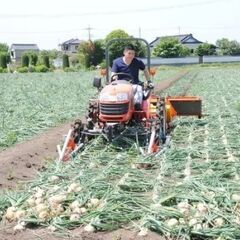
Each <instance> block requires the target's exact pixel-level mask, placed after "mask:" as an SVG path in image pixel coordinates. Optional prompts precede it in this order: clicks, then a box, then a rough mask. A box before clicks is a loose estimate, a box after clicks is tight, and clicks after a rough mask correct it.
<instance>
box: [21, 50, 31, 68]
mask: <svg viewBox="0 0 240 240" xmlns="http://www.w3.org/2000/svg"><path fill="white" fill-rule="evenodd" d="M21 65H22V67H28V65H29V55H28V54H27V53H24V54H23V55H22V57H21Z"/></svg>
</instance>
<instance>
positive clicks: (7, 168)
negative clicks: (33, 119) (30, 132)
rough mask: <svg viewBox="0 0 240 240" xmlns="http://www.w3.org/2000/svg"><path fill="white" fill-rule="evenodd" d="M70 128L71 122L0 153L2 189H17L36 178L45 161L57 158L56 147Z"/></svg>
mask: <svg viewBox="0 0 240 240" xmlns="http://www.w3.org/2000/svg"><path fill="white" fill-rule="evenodd" d="M71 123H72V122H71ZM69 128H70V122H69V123H65V124H62V125H59V126H57V127H54V128H51V129H50V130H48V131H46V132H44V133H41V134H39V135H37V136H34V137H33V138H31V139H29V140H27V141H25V142H22V143H18V144H16V145H14V146H12V147H10V148H8V149H6V150H4V151H2V152H0V188H15V189H16V188H19V187H21V183H22V182H24V181H26V180H29V179H33V178H35V176H36V172H37V171H38V170H40V169H41V168H42V166H43V164H44V162H45V161H47V160H49V159H55V158H56V157H57V152H56V145H57V144H58V143H59V142H60V140H61V139H62V136H63V135H64V134H67V132H68V130H69Z"/></svg>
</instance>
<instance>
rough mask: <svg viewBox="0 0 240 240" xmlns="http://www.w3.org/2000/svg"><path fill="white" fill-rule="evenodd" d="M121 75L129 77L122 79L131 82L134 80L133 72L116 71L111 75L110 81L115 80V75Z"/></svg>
mask: <svg viewBox="0 0 240 240" xmlns="http://www.w3.org/2000/svg"><path fill="white" fill-rule="evenodd" d="M119 75H124V76H127V79H121V80H125V81H129V82H130V83H132V82H133V80H134V79H133V77H132V75H131V74H129V73H123V72H119V73H114V74H113V75H112V76H111V78H110V82H112V81H114V77H116V76H119Z"/></svg>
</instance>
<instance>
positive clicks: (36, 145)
mask: <svg viewBox="0 0 240 240" xmlns="http://www.w3.org/2000/svg"><path fill="white" fill-rule="evenodd" d="M187 73H188V71H187V70H184V71H181V72H179V74H177V75H176V76H174V77H171V78H167V79H165V80H163V81H161V82H160V83H158V84H157V85H156V86H155V91H156V92H159V91H161V90H164V89H166V88H168V87H170V86H171V85H172V84H173V83H174V82H176V81H177V80H179V79H180V78H182V77H183V76H185V75H186V74H187ZM72 122H73V120H72V121H70V122H69V123H65V124H62V125H59V126H57V127H54V128H52V129H50V130H48V131H46V132H44V133H42V134H39V135H37V136H35V137H33V138H31V139H29V140H27V141H25V142H23V143H19V144H16V145H14V146H12V147H10V148H8V149H7V150H5V151H2V152H0V189H1V188H2V189H6V188H14V189H20V188H21V186H22V184H24V182H26V181H27V180H31V179H34V178H35V177H36V174H37V171H39V170H41V169H42V168H43V166H44V163H45V162H46V161H48V160H52V159H55V158H56V157H57V152H56V145H57V144H58V143H59V141H60V140H61V139H62V136H63V135H64V134H67V132H68V130H69V128H70V125H71V123H72ZM12 229H13V226H12V225H3V226H1V225H0V239H1V240H17V239H22V240H27V239H32V240H37V239H38V240H39V239H44V240H59V239H72V240H75V239H78V240H113V239H119V240H164V239H165V238H163V237H161V236H159V235H158V234H155V233H153V232H149V234H148V235H147V236H145V237H140V236H138V235H137V233H136V232H133V231H130V230H125V229H119V230H117V231H114V232H110V233H109V232H106V233H99V232H98V233H86V232H83V229H82V228H81V227H80V228H76V229H74V230H72V231H68V233H67V232H66V236H65V237H64V238H63V236H61V237H58V236H54V235H52V234H51V233H49V231H48V230H46V229H27V230H26V231H24V232H20V233H17V234H16V235H15V234H14V233H13V230H12Z"/></svg>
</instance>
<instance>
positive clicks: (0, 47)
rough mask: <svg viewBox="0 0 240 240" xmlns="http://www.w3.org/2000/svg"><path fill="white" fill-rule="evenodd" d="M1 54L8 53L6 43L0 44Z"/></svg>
mask: <svg viewBox="0 0 240 240" xmlns="http://www.w3.org/2000/svg"><path fill="white" fill-rule="evenodd" d="M0 52H8V45H7V44H6V43H0Z"/></svg>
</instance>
